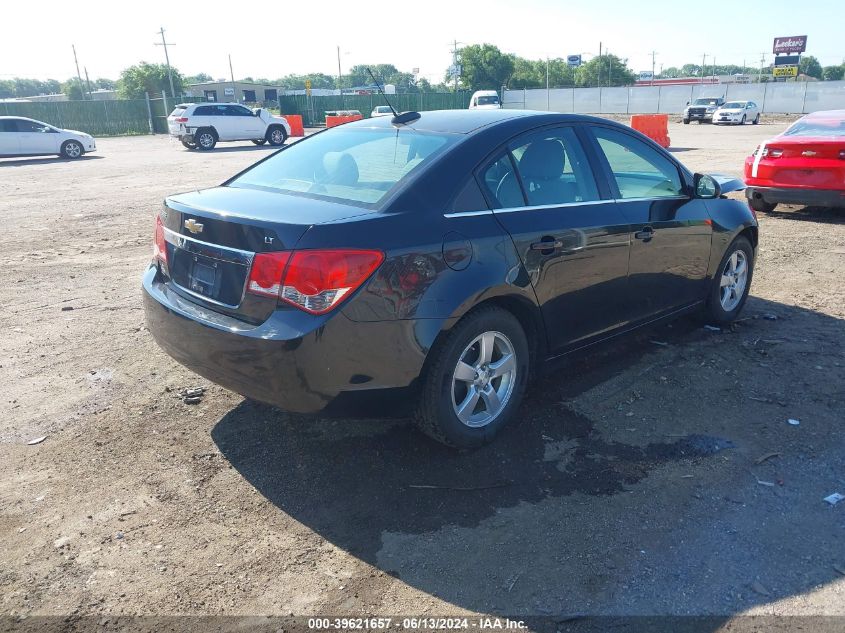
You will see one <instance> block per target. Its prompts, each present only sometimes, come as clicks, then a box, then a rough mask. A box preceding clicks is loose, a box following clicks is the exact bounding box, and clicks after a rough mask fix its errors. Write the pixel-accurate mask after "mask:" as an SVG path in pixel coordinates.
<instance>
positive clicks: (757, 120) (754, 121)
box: [751, 112, 760, 125]
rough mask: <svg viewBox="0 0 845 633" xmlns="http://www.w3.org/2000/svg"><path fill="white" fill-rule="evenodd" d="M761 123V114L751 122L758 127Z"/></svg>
mask: <svg viewBox="0 0 845 633" xmlns="http://www.w3.org/2000/svg"><path fill="white" fill-rule="evenodd" d="M759 122H760V113H759V112H758V113H757V116H755V117H754V120H753V121H752V122H751V125H757V124H758V123H759Z"/></svg>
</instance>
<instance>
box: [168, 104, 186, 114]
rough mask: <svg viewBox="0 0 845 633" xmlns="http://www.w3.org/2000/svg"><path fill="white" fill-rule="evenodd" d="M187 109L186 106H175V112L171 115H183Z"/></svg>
mask: <svg viewBox="0 0 845 633" xmlns="http://www.w3.org/2000/svg"><path fill="white" fill-rule="evenodd" d="M186 109H187V108H185V107H184V106H183V107H179V108H173V112H171V113H170V116H182V114H183V113H184V112H185V110H186Z"/></svg>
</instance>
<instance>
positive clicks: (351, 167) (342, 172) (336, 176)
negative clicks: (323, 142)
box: [323, 152, 358, 187]
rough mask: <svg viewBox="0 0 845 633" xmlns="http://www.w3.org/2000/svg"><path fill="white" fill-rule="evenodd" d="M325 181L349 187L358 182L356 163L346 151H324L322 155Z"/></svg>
mask: <svg viewBox="0 0 845 633" xmlns="http://www.w3.org/2000/svg"><path fill="white" fill-rule="evenodd" d="M323 169H325V170H326V181H325V182H326V183H327V184H333V185H345V186H347V187H351V186H353V185H356V184H357V183H358V163H356V162H355V159H354V158H353V157H352V155H351V154H347V153H346V152H326V154H325V156H323Z"/></svg>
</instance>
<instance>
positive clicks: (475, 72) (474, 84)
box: [445, 44, 514, 90]
mask: <svg viewBox="0 0 845 633" xmlns="http://www.w3.org/2000/svg"><path fill="white" fill-rule="evenodd" d="M460 65H461V78H460V85H461V87H463V88H468V89H470V90H498V89H499V88H500V87H501V86H504V85H507V83H508V81H509V80H510V78H511V75H513V72H514V57H513V56H512V55H507V54H505V53H503V52H502V51H500V50H499V49H498V47H496V46H493V45H492V44H472V45H470V46H465V47H464V48H462V49H461V59H460ZM445 80H446V82H449V81H450V80H451V77H449V76H448V75H447V76H446V78H445Z"/></svg>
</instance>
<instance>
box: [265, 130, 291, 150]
mask: <svg viewBox="0 0 845 633" xmlns="http://www.w3.org/2000/svg"><path fill="white" fill-rule="evenodd" d="M287 137H288V135H287V132H285V128H283V127H282V126H281V125H273V126H270V129H268V130H267V137H266V138H267V142H268V143H270V145H274V146H276V147H278V146H279V145H284V144H285V140H286V139H287Z"/></svg>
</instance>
